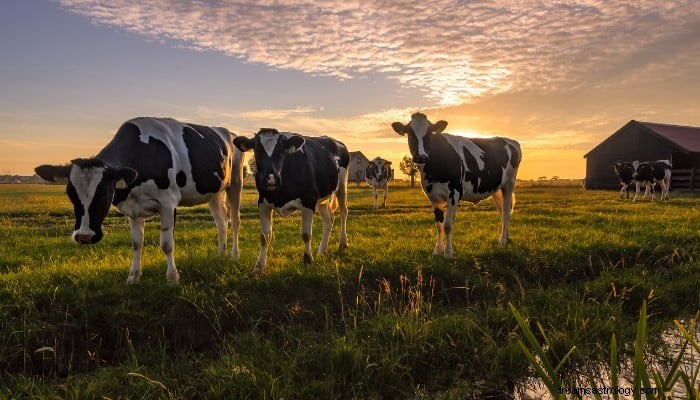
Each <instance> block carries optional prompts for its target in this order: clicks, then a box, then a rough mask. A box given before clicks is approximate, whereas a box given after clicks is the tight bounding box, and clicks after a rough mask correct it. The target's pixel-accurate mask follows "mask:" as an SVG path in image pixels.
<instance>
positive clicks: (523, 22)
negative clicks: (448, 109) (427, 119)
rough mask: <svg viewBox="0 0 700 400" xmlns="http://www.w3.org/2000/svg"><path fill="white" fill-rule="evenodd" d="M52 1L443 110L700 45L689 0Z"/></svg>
mask: <svg viewBox="0 0 700 400" xmlns="http://www.w3.org/2000/svg"><path fill="white" fill-rule="evenodd" d="M58 2H59V4H60V5H61V7H63V8H64V9H66V10H68V11H70V12H72V13H75V14H78V15H82V16H85V17H87V18H89V19H90V20H91V21H92V23H94V24H97V25H104V26H110V27H117V28H119V29H124V30H126V31H129V32H133V33H136V34H139V35H143V36H146V37H148V38H150V39H153V40H164V39H167V40H172V41H175V42H176V45H178V46H183V47H187V48H191V49H195V50H202V51H204V50H207V51H217V52H221V53H224V54H227V55H230V56H233V57H236V58H239V59H242V60H244V61H246V62H249V63H257V64H262V65H265V66H267V67H270V68H279V69H290V70H298V71H302V72H305V73H309V74H316V75H325V76H333V77H337V78H339V79H351V78H358V77H362V76H365V75H367V74H381V75H383V76H386V77H387V78H389V79H394V80H397V81H399V82H400V83H401V84H403V85H406V86H409V87H416V88H421V89H424V90H425V95H426V97H427V98H428V99H430V100H432V101H434V102H435V104H436V105H442V106H446V105H457V104H462V103H466V102H469V101H471V100H472V99H474V98H476V97H479V96H484V95H490V94H497V93H502V92H506V91H509V90H519V89H528V88H530V89H531V88H536V89H538V90H551V89H561V88H566V87H570V86H576V85H588V84H590V82H589V81H586V80H585V79H582V77H586V76H590V75H595V73H594V72H595V71H600V74H603V75H610V71H612V70H614V71H616V72H615V73H616V74H620V73H621V72H620V71H622V74H623V75H624V71H627V70H635V69H638V68H640V65H639V64H638V63H637V62H636V61H638V60H639V59H640V57H641V59H642V61H645V64H648V63H649V60H648V54H650V53H648V52H647V53H645V49H652V50H653V49H658V45H657V44H666V45H667V46H666V47H665V48H664V49H663V51H664V53H669V52H673V51H679V49H677V48H675V47H674V46H673V44H672V43H671V42H669V40H672V39H673V38H674V37H678V36H683V37H686V38H687V40H686V42H687V41H688V40H690V41H694V42H695V43H697V40H696V39H692V38H694V37H696V36H692V35H689V34H688V33H687V32H688V31H693V30H696V29H697V28H696V27H697V26H700V7H698V5H697V3H696V0H678V1H667V2H658V1H657V0H638V1H635V2H629V1H624V0H610V1H607V0H572V1H557V2H541V1H534V0H518V1H501V0H493V1H466V0H464V1H447V0H434V1H422V2H405V1H402V0H387V1H382V2H371V1H366V0H354V1H353V0H329V1H317V0H274V1H273V0H268V1H217V0H212V1H185V0H143V1H139V2H134V1H131V0H113V1H108V2H107V1H101V0H59V1H58ZM691 33H692V32H691ZM645 54H646V55H645ZM671 56H672V55H671ZM645 57H647V58H645ZM642 66H644V64H643V65H642ZM591 78H595V76H591Z"/></svg>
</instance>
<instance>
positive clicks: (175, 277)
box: [165, 271, 180, 286]
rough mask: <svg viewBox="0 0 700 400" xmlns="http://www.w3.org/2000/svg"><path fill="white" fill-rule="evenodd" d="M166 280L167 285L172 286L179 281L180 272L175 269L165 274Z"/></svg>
mask: <svg viewBox="0 0 700 400" xmlns="http://www.w3.org/2000/svg"><path fill="white" fill-rule="evenodd" d="M165 275H166V278H167V280H168V285H171V286H174V285H177V284H178V283H180V274H179V273H178V272H177V271H175V272H174V273H167V274H165Z"/></svg>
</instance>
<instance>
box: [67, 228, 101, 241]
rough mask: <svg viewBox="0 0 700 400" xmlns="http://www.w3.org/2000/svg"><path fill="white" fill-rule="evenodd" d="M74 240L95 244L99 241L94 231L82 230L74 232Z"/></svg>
mask: <svg viewBox="0 0 700 400" xmlns="http://www.w3.org/2000/svg"><path fill="white" fill-rule="evenodd" d="M73 240H74V241H75V242H76V243H78V244H93V243H97V242H98V241H99V239H98V238H97V237H96V235H95V233H94V232H88V231H80V230H78V231H75V232H73Z"/></svg>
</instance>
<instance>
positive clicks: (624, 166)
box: [612, 161, 634, 199]
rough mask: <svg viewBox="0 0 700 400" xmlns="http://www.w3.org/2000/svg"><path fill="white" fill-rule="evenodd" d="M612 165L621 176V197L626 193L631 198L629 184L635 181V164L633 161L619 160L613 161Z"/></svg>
mask: <svg viewBox="0 0 700 400" xmlns="http://www.w3.org/2000/svg"><path fill="white" fill-rule="evenodd" d="M612 167H613V169H615V173H616V174H617V176H618V177H619V178H620V184H621V185H622V189H620V198H622V196H623V195H624V194H627V198H628V199H629V198H630V190H629V186H630V185H631V184H632V183H634V178H633V175H634V166H633V165H632V163H631V162H620V161H617V162H614V163H612Z"/></svg>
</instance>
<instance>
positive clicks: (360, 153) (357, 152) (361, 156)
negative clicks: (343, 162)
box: [349, 151, 369, 161]
mask: <svg viewBox="0 0 700 400" xmlns="http://www.w3.org/2000/svg"><path fill="white" fill-rule="evenodd" d="M349 154H350V158H355V157H360V158H363V159H364V160H365V161H369V159H368V158H367V157H365V155H364V154H362V152H361V151H351V152H350V153H349Z"/></svg>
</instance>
